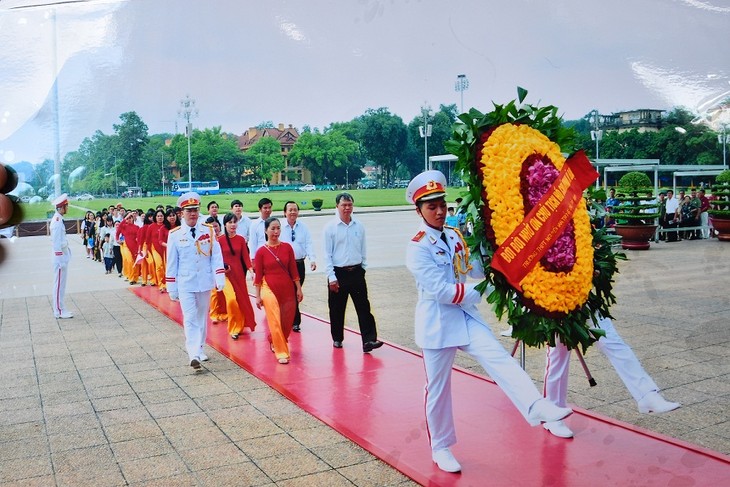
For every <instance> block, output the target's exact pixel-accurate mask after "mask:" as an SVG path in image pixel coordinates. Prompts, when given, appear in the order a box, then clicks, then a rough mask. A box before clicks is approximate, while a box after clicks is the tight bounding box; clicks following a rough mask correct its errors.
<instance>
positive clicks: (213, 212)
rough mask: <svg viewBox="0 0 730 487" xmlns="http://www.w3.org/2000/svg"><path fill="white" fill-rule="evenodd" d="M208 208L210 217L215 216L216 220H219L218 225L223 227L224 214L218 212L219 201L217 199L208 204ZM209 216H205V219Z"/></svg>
mask: <svg viewBox="0 0 730 487" xmlns="http://www.w3.org/2000/svg"><path fill="white" fill-rule="evenodd" d="M206 208H208V217H211V216H212V217H213V218H215V219H216V220H218V225H220V227H221V228H223V216H221V215H219V214H218V203H216V202H215V201H211V202H209V203H208V205H207V206H206ZM208 217H205V218H203V220H204V221H205V220H207V219H208Z"/></svg>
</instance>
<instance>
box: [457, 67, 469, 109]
mask: <svg viewBox="0 0 730 487" xmlns="http://www.w3.org/2000/svg"><path fill="white" fill-rule="evenodd" d="M468 89H469V80H468V79H466V75H465V74H459V75H457V76H456V84H455V85H454V90H455V91H458V92H459V93H460V94H461V109H460V110H461V113H464V91H466V90H468Z"/></svg>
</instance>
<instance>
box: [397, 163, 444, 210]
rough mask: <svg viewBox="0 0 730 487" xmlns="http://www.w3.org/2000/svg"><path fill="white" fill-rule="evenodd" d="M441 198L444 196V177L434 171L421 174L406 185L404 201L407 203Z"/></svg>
mask: <svg viewBox="0 0 730 487" xmlns="http://www.w3.org/2000/svg"><path fill="white" fill-rule="evenodd" d="M443 196H446V176H444V173H442V172H441V171H436V170H431V171H424V172H422V173H421V174H419V175H418V176H416V177H415V178H413V179H412V180H411V182H410V183H408V188H407V189H406V201H407V202H409V203H417V202H418V201H428V200H435V199H436V198H441V197H443Z"/></svg>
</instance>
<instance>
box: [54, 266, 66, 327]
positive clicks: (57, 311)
mask: <svg viewBox="0 0 730 487" xmlns="http://www.w3.org/2000/svg"><path fill="white" fill-rule="evenodd" d="M67 277H68V263H65V264H53V316H56V317H58V316H61V315H62V314H63V313H66V307H65V305H64V298H65V297H66V278H67Z"/></svg>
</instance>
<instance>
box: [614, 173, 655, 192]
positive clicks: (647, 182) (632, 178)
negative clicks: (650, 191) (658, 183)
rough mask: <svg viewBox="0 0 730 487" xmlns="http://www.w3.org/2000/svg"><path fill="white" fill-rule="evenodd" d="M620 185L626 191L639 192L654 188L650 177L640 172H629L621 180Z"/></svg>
mask: <svg viewBox="0 0 730 487" xmlns="http://www.w3.org/2000/svg"><path fill="white" fill-rule="evenodd" d="M618 185H619V187H620V188H622V189H625V190H639V189H646V188H650V187H652V183H651V179H649V176H647V175H646V174H645V173H643V172H639V171H631V172H627V173H626V174H624V175H623V176H622V177H621V179H619V181H618Z"/></svg>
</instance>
